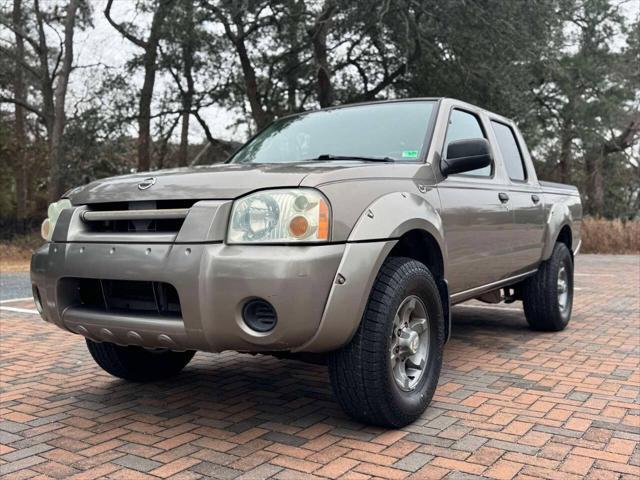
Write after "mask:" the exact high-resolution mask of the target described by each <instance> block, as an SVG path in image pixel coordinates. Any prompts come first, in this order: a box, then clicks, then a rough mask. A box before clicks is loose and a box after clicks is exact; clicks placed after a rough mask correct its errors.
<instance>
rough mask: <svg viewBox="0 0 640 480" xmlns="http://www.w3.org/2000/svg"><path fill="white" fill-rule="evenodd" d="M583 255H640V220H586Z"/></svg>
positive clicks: (584, 224) (583, 223) (583, 222)
mask: <svg viewBox="0 0 640 480" xmlns="http://www.w3.org/2000/svg"><path fill="white" fill-rule="evenodd" d="M581 253H612V254H620V253H624V254H637V253H640V220H629V221H622V220H617V219H616V220H606V219H603V218H589V217H587V218H585V219H584V220H583V221H582V249H581Z"/></svg>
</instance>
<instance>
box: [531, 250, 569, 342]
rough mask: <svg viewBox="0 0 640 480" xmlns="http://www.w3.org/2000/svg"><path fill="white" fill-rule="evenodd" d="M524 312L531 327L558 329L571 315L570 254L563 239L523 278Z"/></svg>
mask: <svg viewBox="0 0 640 480" xmlns="http://www.w3.org/2000/svg"><path fill="white" fill-rule="evenodd" d="M522 302H523V305H524V314H525V316H526V318H527V322H528V323H529V326H530V327H531V328H532V329H534V330H541V331H547V332H559V331H560V330H564V329H565V328H566V326H567V325H568V324H569V320H570V319H571V309H572V306H573V257H572V256H571V252H570V251H569V249H568V248H567V246H566V245H565V244H564V243H556V244H555V246H554V247H553V252H552V254H551V257H550V258H549V260H547V261H545V262H543V263H542V264H541V265H540V268H539V269H538V272H537V273H536V274H535V275H534V276H532V277H531V278H529V279H527V280H525V282H524V285H523V289H522Z"/></svg>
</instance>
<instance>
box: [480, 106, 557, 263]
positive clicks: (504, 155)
mask: <svg viewBox="0 0 640 480" xmlns="http://www.w3.org/2000/svg"><path fill="white" fill-rule="evenodd" d="M490 124H491V130H492V132H493V135H494V137H495V144H496V145H497V147H498V148H497V150H498V152H496V153H497V154H498V155H500V157H501V159H502V164H503V165H504V167H505V171H506V174H507V176H508V177H509V178H508V187H507V191H508V195H509V204H510V207H511V208H512V209H513V222H514V224H513V230H512V235H511V246H512V258H511V262H512V265H513V267H512V269H513V273H514V274H518V273H523V272H526V271H528V270H531V269H532V268H533V267H534V266H535V264H536V263H537V262H538V261H539V260H540V257H541V255H542V246H543V236H544V224H545V221H544V211H543V206H542V195H541V193H540V186H539V184H538V180H537V178H535V171H534V170H533V165H532V164H531V159H530V158H529V155H528V152H527V151H526V148H525V146H524V143H523V142H522V140H521V138H520V136H519V135H518V131H517V130H516V128H515V127H514V126H513V125H512V124H510V123H509V122H507V121H503V120H502V119H497V118H491V120H490Z"/></svg>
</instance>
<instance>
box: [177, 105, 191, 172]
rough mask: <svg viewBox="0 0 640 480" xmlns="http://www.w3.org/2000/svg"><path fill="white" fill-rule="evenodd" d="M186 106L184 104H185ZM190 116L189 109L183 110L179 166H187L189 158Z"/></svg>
mask: <svg viewBox="0 0 640 480" xmlns="http://www.w3.org/2000/svg"><path fill="white" fill-rule="evenodd" d="M183 108H184V104H183ZM189 117H190V114H189V112H188V111H184V112H182V125H181V130H180V151H179V152H178V166H179V167H186V166H187V164H188V160H189Z"/></svg>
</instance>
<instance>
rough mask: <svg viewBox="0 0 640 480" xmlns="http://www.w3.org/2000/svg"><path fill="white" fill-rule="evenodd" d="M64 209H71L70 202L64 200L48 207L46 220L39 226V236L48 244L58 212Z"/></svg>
mask: <svg viewBox="0 0 640 480" xmlns="http://www.w3.org/2000/svg"><path fill="white" fill-rule="evenodd" d="M65 208H71V202H70V201H69V200H68V199H66V198H63V199H62V200H58V201H57V202H54V203H52V204H51V205H49V208H48V209H47V218H45V219H44V222H42V225H41V226H40V235H42V238H44V239H45V240H47V241H48V242H49V241H51V237H52V235H53V231H54V230H55V228H56V222H57V221H58V217H59V216H60V212H62V210H64V209H65Z"/></svg>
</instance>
